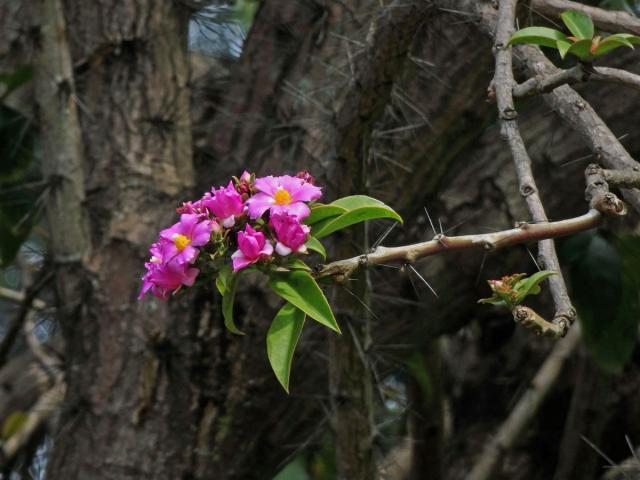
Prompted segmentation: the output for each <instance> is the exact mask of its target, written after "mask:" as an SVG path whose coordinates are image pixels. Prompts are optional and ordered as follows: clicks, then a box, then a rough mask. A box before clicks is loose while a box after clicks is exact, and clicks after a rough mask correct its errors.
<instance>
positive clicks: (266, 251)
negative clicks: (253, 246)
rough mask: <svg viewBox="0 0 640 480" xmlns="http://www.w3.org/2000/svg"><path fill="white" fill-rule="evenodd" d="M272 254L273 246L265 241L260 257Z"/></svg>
mask: <svg viewBox="0 0 640 480" xmlns="http://www.w3.org/2000/svg"><path fill="white" fill-rule="evenodd" d="M272 253H273V245H271V242H270V241H268V240H267V241H266V242H265V244H264V247H262V250H260V255H266V256H267V257H268V256H269V255H271V254H272Z"/></svg>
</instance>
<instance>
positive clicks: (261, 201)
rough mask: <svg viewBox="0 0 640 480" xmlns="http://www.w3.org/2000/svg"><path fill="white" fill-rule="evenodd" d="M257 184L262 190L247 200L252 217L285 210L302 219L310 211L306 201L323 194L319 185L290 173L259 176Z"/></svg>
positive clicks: (250, 216) (315, 198)
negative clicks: (278, 175)
mask: <svg viewBox="0 0 640 480" xmlns="http://www.w3.org/2000/svg"><path fill="white" fill-rule="evenodd" d="M255 186H256V188H257V189H258V190H259V191H260V192H259V193H256V194H255V195H254V196H252V197H251V198H250V199H249V200H247V205H248V206H249V218H251V219H256V218H260V217H261V216H262V215H263V214H264V212H266V211H267V210H269V212H270V213H271V214H272V215H273V214H276V213H283V212H284V213H288V214H290V215H295V216H296V217H297V218H298V219H300V220H301V219H303V218H305V217H307V216H309V213H310V210H309V207H308V206H307V205H306V204H305V203H304V202H310V201H312V200H317V199H318V198H320V196H321V195H322V191H321V190H320V188H319V187H316V186H315V185H311V184H310V183H308V182H306V181H305V180H304V179H302V178H296V177H291V176H289V175H284V176H282V177H272V176H271V175H269V176H268V177H262V178H258V179H256V185H255Z"/></svg>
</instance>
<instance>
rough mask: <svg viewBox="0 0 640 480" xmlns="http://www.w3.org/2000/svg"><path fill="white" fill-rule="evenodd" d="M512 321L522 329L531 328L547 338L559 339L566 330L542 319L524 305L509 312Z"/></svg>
mask: <svg viewBox="0 0 640 480" xmlns="http://www.w3.org/2000/svg"><path fill="white" fill-rule="evenodd" d="M511 314H512V315H513V320H514V321H515V322H516V323H519V324H521V325H522V326H523V327H526V328H531V329H533V330H535V332H536V333H537V334H539V335H544V336H547V337H553V338H561V337H563V336H564V335H565V333H567V332H566V330H565V329H564V328H563V327H562V325H558V324H555V323H551V322H548V321H546V320H545V319H544V318H542V317H541V316H540V315H539V314H538V313H537V312H536V311H535V310H533V309H532V308H529V307H525V306H524V305H518V306H516V307H515V308H514V309H513V311H512V312H511Z"/></svg>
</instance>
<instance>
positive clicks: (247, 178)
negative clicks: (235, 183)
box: [240, 170, 251, 183]
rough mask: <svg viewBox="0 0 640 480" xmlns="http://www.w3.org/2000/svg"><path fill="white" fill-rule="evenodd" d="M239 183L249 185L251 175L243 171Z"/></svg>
mask: <svg viewBox="0 0 640 480" xmlns="http://www.w3.org/2000/svg"><path fill="white" fill-rule="evenodd" d="M240 181H241V182H245V183H251V174H250V173H249V172H247V171H246V170H245V171H244V172H242V175H240Z"/></svg>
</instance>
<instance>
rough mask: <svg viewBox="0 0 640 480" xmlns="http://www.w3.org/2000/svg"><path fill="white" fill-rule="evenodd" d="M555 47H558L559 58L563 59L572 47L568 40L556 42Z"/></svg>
mask: <svg viewBox="0 0 640 480" xmlns="http://www.w3.org/2000/svg"><path fill="white" fill-rule="evenodd" d="M556 45H557V47H558V52H560V58H564V57H566V56H567V52H568V51H569V49H570V48H571V45H573V44H572V43H571V42H570V41H568V40H566V41H565V40H558V41H557V42H556Z"/></svg>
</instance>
